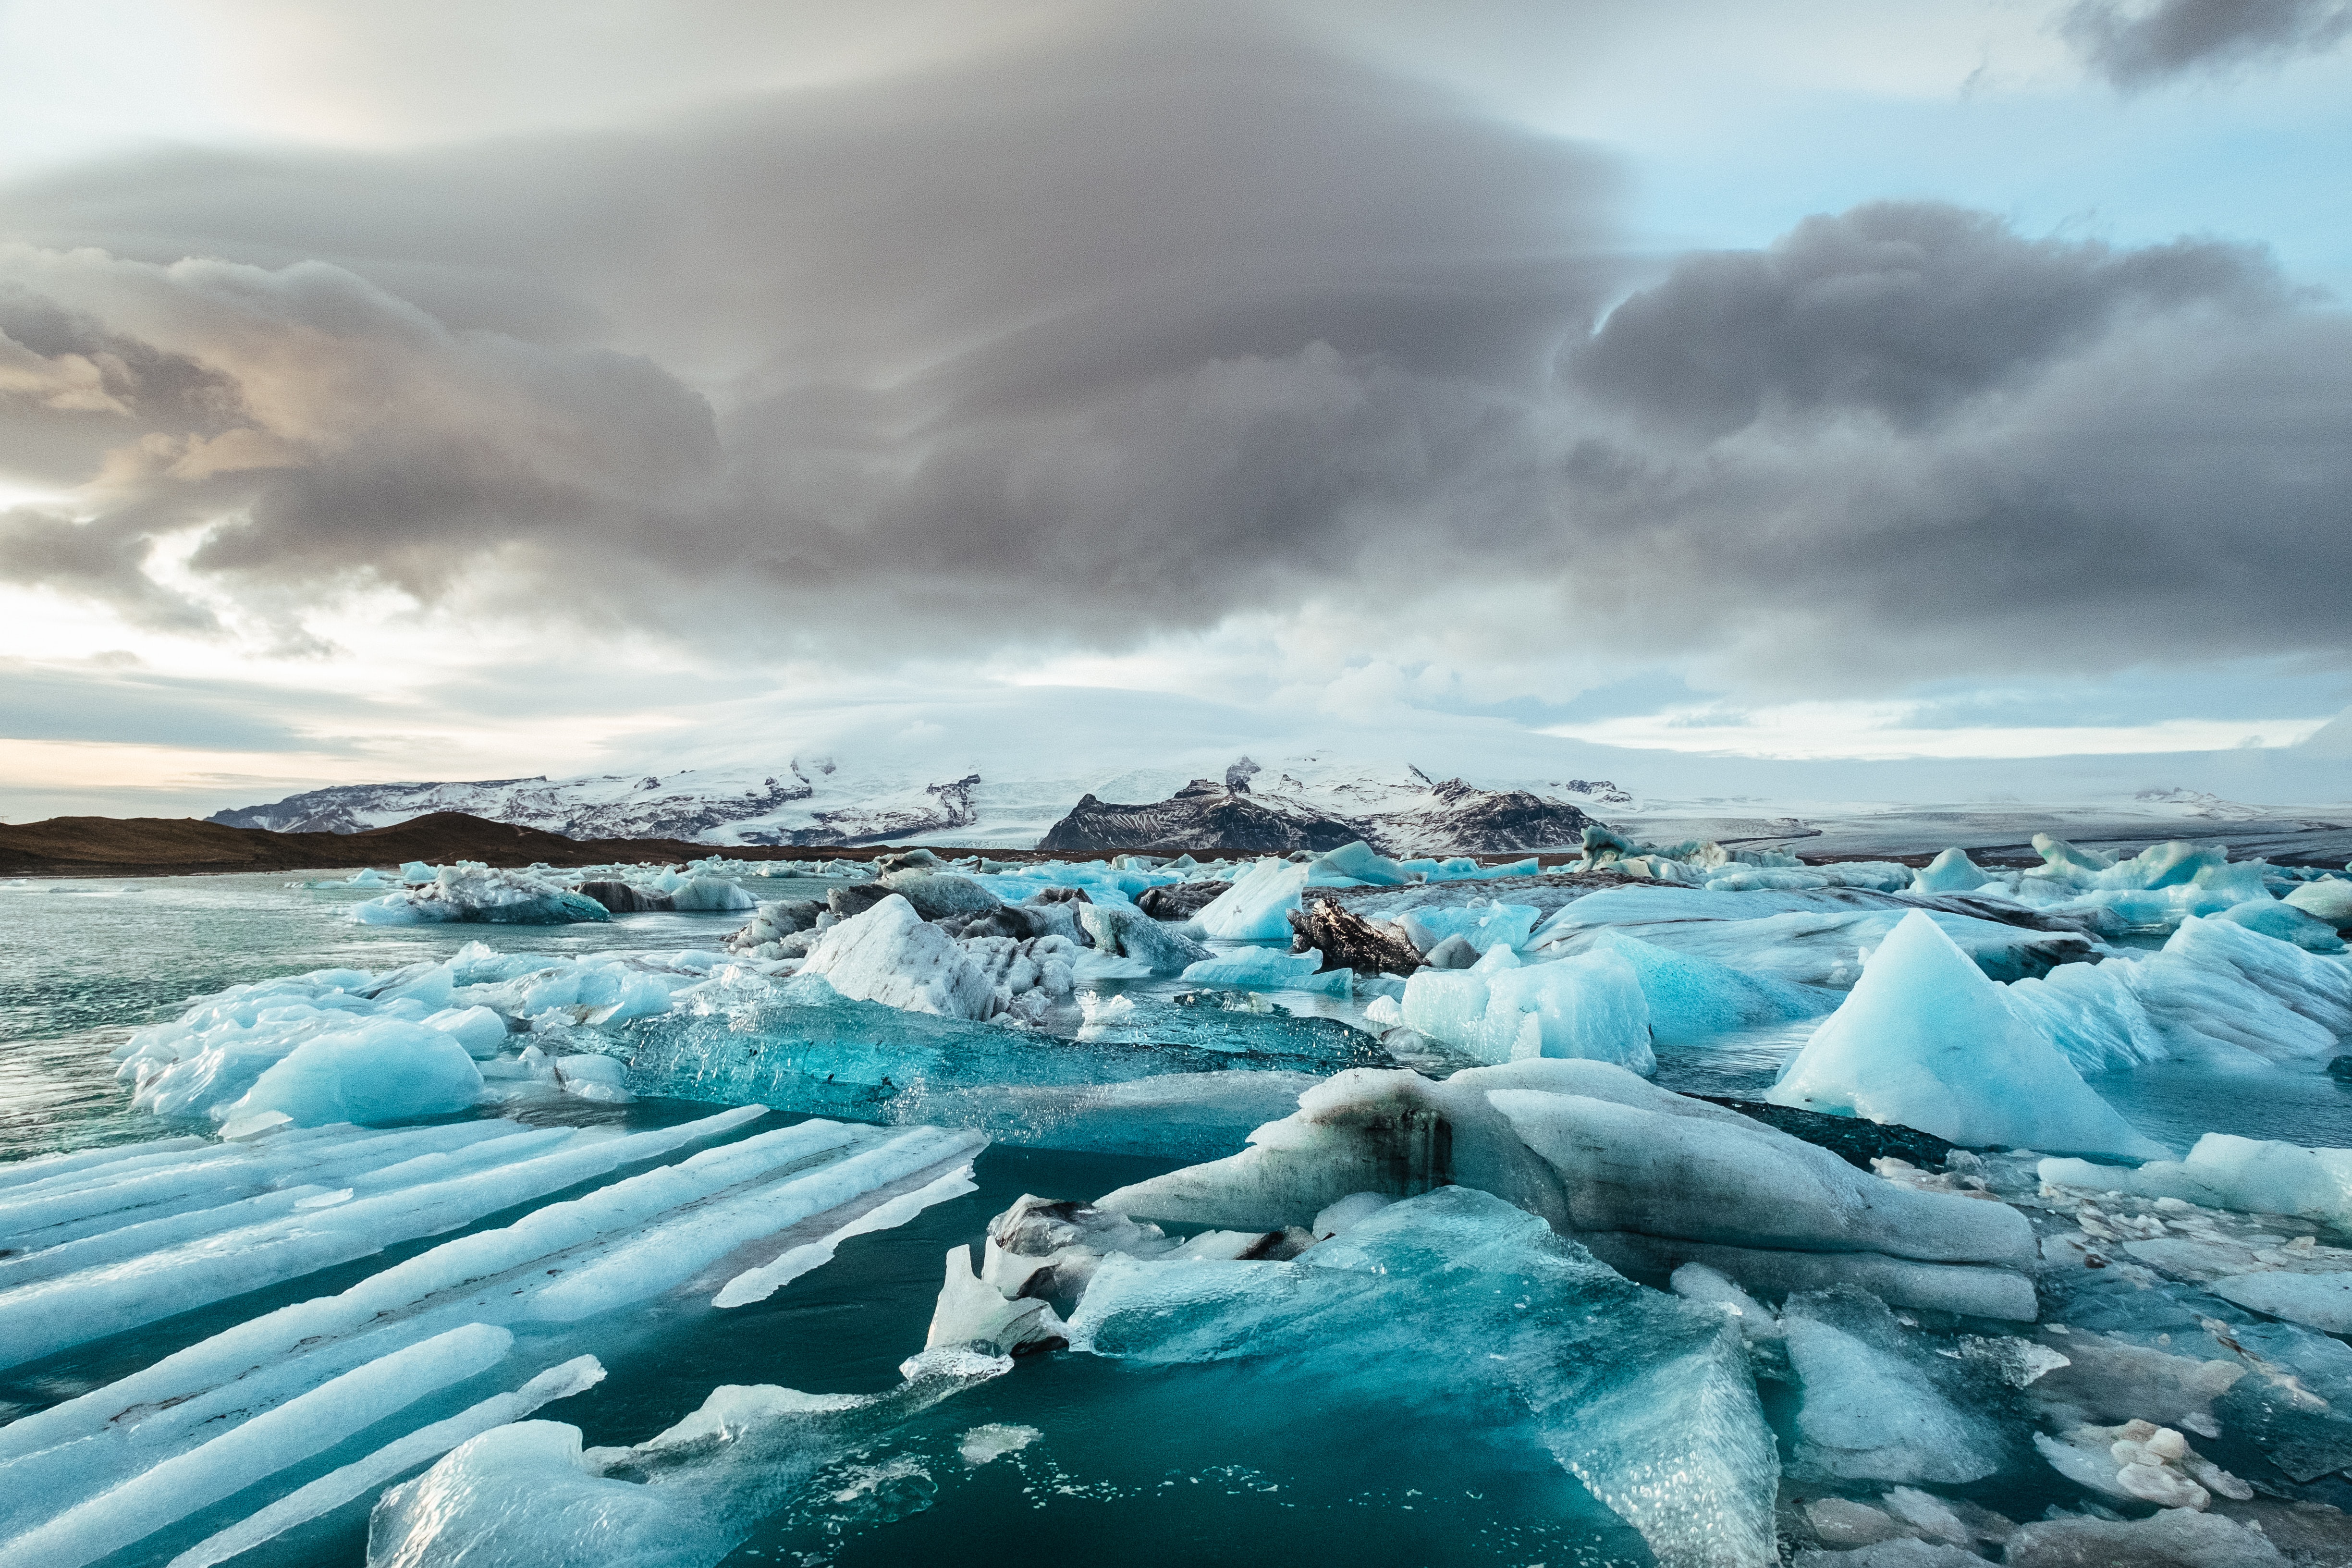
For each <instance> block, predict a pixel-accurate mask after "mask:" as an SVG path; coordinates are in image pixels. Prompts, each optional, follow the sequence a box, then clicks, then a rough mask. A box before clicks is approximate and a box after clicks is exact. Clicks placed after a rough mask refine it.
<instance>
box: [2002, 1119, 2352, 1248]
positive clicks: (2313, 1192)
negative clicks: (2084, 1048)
mask: <svg viewBox="0 0 2352 1568" xmlns="http://www.w3.org/2000/svg"><path fill="white" fill-rule="evenodd" d="M2039 1173H2040V1175H2041V1177H2042V1180H2043V1181H2044V1182H2049V1183H2052V1184H2056V1185H2059V1186H2067V1187H2087V1188H2089V1189H2091V1190H2092V1191H2095V1192H2126V1193H2136V1194H2139V1195H2140V1196H2142V1197H2150V1198H2165V1197H2171V1198H2182V1199H2186V1200H2187V1201H2188V1202H2189V1203H2193V1204H2203V1205H2207V1206H2209V1207H2211V1208H2222V1209H2235V1210H2237V1211H2239V1212H2240V1213H2242V1214H2283V1215H2299V1216H2300V1217H2302V1218H2305V1219H2312V1220H2317V1221H2319V1222H2320V1223H2321V1224H2323V1225H2327V1226H2334V1227H2336V1229H2338V1230H2352V1149H2306V1148H2304V1147H2302V1146H2301V1145H2299V1144H2294V1143H2279V1142H2267V1141H2264V1140H2262V1139H2256V1138H2241V1137H2238V1136H2236V1135H2235V1134H2232V1133H2228V1132H2208V1133H2206V1134H2205V1135H2204V1136H2203V1137H2202V1138H2200V1139H2199V1140H2197V1145H2196V1147H2195V1148H2193V1149H2191V1150H2189V1157H2188V1158H2187V1159H2186V1160H2179V1161H2173V1160H2155V1161H2150V1162H2149V1163H2147V1164H2144V1165H2142V1166H2140V1167H2139V1168H2138V1169H2137V1170H2131V1169H2127V1168H2121V1167H2117V1166H2114V1165H2095V1164H2093V1163H2091V1162H2089V1161H2087V1160H2065V1159H2049V1160H2044V1161H2042V1164H2041V1167H2040V1171H2039Z"/></svg>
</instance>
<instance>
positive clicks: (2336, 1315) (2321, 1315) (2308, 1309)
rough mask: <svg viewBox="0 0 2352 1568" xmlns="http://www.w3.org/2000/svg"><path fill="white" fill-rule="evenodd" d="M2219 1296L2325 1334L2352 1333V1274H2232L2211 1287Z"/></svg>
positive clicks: (2269, 1271)
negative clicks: (2303, 1324)
mask: <svg viewBox="0 0 2352 1568" xmlns="http://www.w3.org/2000/svg"><path fill="white" fill-rule="evenodd" d="M2210 1289H2211V1290H2212V1292H2213V1293H2214V1294H2215V1295H2216V1296H2220V1297H2222V1298H2224V1299H2225V1300H2231V1301H2235V1302H2236V1303H2237V1304H2238V1305H2239V1306H2241V1307H2250V1308H2252V1310H2255V1311H2257V1312H2267V1313H2269V1314H2270V1315H2271V1316H2272V1317H2273V1318H2284V1319H2285V1320H2286V1321H2289V1322H2291V1323H2305V1324H2308V1325H2309V1326H2310V1327H2312V1328H2315V1329H2317V1330H2319V1331H2322V1332H2324V1333H2330V1334H2352V1273H2337V1274H2300V1273H2290V1272H2288V1271H2286V1270H2284V1269H2275V1270H2267V1271H2265V1272H2263V1273H2259V1274H2232V1275H2231V1276H2229V1277H2228V1278H2226V1279H2217V1280H2215V1281H2214V1282H2213V1284H2212V1285H2211V1287H2210Z"/></svg>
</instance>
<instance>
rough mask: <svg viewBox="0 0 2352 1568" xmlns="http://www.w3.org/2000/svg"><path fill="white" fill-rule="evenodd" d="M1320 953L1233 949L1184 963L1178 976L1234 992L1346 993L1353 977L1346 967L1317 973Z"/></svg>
mask: <svg viewBox="0 0 2352 1568" xmlns="http://www.w3.org/2000/svg"><path fill="white" fill-rule="evenodd" d="M1322 963H1323V955H1322V954H1321V953H1319V952H1282V951H1281V950H1280V949H1278V948H1271V947H1244V948H1235V949H1232V950H1230V951H1228V952H1223V953H1220V954H1218V955H1217V956H1216V957H1214V958H1204V959H1202V961H1201V962H1200V963H1193V964H1188V965H1186V966H1185V970H1184V973H1182V975H1181V976H1180V977H1179V978H1181V979H1183V980H1185V981H1188V982H1190V983H1191V984H1194V985H1213V986H1219V987H1223V988H1225V989H1229V990H1234V991H1320V992H1324V993H1327V994H1331V995H1337V996H1345V995H1346V994H1348V990H1349V982H1350V981H1352V980H1353V979H1354V978H1355V976H1354V975H1353V973H1351V972H1349V971H1348V970H1345V969H1334V970H1331V971H1329V972H1328V973H1319V974H1318V973H1316V971H1317V970H1318V969H1320V968H1321V967H1322Z"/></svg>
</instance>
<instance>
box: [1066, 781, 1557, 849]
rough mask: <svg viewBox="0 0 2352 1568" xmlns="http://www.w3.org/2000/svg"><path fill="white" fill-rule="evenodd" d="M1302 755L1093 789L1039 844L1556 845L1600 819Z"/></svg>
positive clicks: (1531, 797) (1509, 794) (1552, 804)
mask: <svg viewBox="0 0 2352 1568" xmlns="http://www.w3.org/2000/svg"><path fill="white" fill-rule="evenodd" d="M1299 762H1300V764H1301V765H1300V766H1299V767H1298V768H1297V770H1296V771H1293V770H1288V769H1286V770H1284V771H1282V772H1279V773H1273V774H1271V775H1268V774H1267V773H1266V772H1265V770H1264V769H1262V768H1260V767H1259V766H1258V765H1257V763H1254V762H1252V761H1251V760H1250V759H1249V758H1247V757H1244V758H1242V759H1241V760H1240V761H1238V762H1236V763H1234V764H1233V765H1232V766H1231V767H1229V768H1227V769H1226V770H1225V773H1224V777H1223V780H1222V781H1220V780H1217V779H1212V778H1203V779H1194V780H1192V782H1191V783H1190V784H1186V785H1185V786H1184V787H1183V788H1182V789H1181V790H1178V791H1177V792H1176V793H1175V794H1174V795H1171V796H1169V797H1168V798H1167V799H1166V800H1161V801H1153V802H1150V803H1148V804H1139V805H1128V804H1122V803H1118V802H1113V801H1105V800H1102V799H1100V798H1098V797H1097V796H1096V795H1091V794H1089V795H1083V796H1081V797H1080V798H1079V800H1078V804H1077V805H1076V806H1074V807H1072V808H1071V810H1070V814H1069V815H1068V816H1065V817H1063V818H1062V820H1061V821H1059V822H1057V823H1055V825H1054V826H1053V827H1052V828H1051V829H1050V830H1049V831H1048V832H1047V833H1046V835H1045V837H1044V838H1043V839H1042V840H1040V841H1039V844H1038V847H1039V848H1041V849H1056V850H1064V851H1068V852H1072V853H1079V852H1100V851H1104V850H1109V849H1154V850H1160V851H1172V850H1178V849H1256V850H1266V851H1276V852H1281V851H1288V850H1294V849H1336V848H1338V847H1339V846H1341V845H1343V844H1347V843H1349V842H1350V841H1352V840H1354V839H1359V838H1360V839H1363V840H1364V841H1365V842H1367V843H1369V844H1370V845H1371V846H1372V847H1374V848H1375V849H1378V850H1381V852H1382V853H1384V854H1391V855H1406V856H1410V855H1430V854H1458V853H1464V852H1468V853H1481V852H1493V851H1511V850H1519V849H1557V848H1563V847H1573V846H1574V845H1576V844H1577V843H1578V842H1579V841H1580V837H1581V836H1582V833H1583V830H1584V828H1585V827H1586V826H1588V825H1589V824H1590V823H1591V821H1592V820H1593V819H1592V818H1591V817H1590V816H1586V815H1585V814H1584V813H1583V812H1582V811H1580V809H1578V808H1577V807H1576V806H1574V805H1570V804H1568V803H1567V802H1565V801H1559V800H1550V799H1546V798H1544V797H1543V796H1540V795H1535V794H1533V793H1531V792H1529V791H1527V790H1488V789H1480V788H1478V787H1477V786H1476V785H1475V784H1468V783H1465V782H1464V781H1463V780H1461V779H1446V780H1444V781H1443V782H1435V783H1433V782H1432V781H1431V779H1430V778H1429V776H1428V775H1427V774H1425V773H1423V772H1422V771H1421V770H1420V769H1419V768H1413V767H1408V768H1406V769H1405V770H1404V772H1403V774H1402V776H1401V777H1381V776H1379V775H1377V774H1366V773H1352V772H1349V771H1344V770H1335V769H1333V768H1331V767H1330V766H1329V765H1328V763H1323V762H1322V759H1319V758H1314V757H1307V758H1301V759H1299ZM1318 764H1320V765H1319V766H1318ZM1302 774H1303V775H1304V776H1302ZM1588 787H1590V786H1588Z"/></svg>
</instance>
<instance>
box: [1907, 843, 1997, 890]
mask: <svg viewBox="0 0 2352 1568" xmlns="http://www.w3.org/2000/svg"><path fill="white" fill-rule="evenodd" d="M1992 880H1994V878H1993V875H1992V873H1991V872H1990V871H1987V870H1985V869H1984V868H1982V867H1980V866H1979V865H1978V864H1977V863H1976V862H1975V861H1973V860H1971V859H1969V853H1968V851H1967V850H1965V849H1947V850H1945V851H1944V852H1943V853H1942V854H1940V855H1938V856H1937V857H1936V858H1934V859H1933V860H1930V861H1928V862H1927V865H1926V866H1925V867H1924V868H1921V870H1920V872H1919V874H1918V875H1917V876H1916V877H1915V878H1913V879H1912V880H1911V890H1912V891H1913V892H1915V893H1973V892H1975V891H1976V890H1977V889H1979V888H1981V887H1983V886H1984V885H1985V884H1986V883H1987V882H1990V881H1992Z"/></svg>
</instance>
